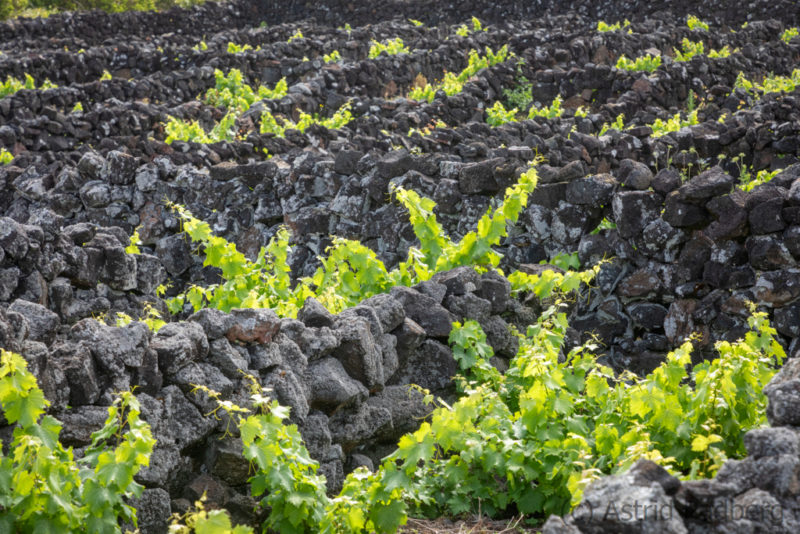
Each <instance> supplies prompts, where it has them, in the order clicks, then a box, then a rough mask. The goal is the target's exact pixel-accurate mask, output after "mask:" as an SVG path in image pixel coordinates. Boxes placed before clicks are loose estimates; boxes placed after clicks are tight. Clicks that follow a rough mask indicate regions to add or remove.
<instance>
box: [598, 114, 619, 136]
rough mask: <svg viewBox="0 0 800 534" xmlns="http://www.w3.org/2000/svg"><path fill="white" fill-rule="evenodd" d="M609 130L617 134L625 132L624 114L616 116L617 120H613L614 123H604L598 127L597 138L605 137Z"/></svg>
mask: <svg viewBox="0 0 800 534" xmlns="http://www.w3.org/2000/svg"><path fill="white" fill-rule="evenodd" d="M609 130H617V131H618V132H621V131H623V130H625V114H624V113H620V114H619V115H617V118H616V119H614V122H612V123H611V124H608V123H607V122H604V123H603V126H601V127H600V131H599V132H598V133H597V135H598V137H599V136H601V135H605V134H606V132H607V131H609Z"/></svg>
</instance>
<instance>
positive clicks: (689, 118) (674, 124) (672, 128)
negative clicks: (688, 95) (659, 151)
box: [650, 109, 698, 137]
mask: <svg viewBox="0 0 800 534" xmlns="http://www.w3.org/2000/svg"><path fill="white" fill-rule="evenodd" d="M695 124H698V120H697V110H696V109H695V110H693V111H690V112H689V113H687V114H686V119H683V118H682V117H681V113H680V112H678V113H676V114H675V115H673V116H672V117H670V118H669V119H667V120H666V121H662V120H661V119H656V120H655V121H654V122H653V124H651V125H650V128H652V129H653V134H652V136H653V137H661V136H662V135H666V134H668V133H670V132H677V131H678V130H680V129H681V128H686V127H687V126H694V125H695Z"/></svg>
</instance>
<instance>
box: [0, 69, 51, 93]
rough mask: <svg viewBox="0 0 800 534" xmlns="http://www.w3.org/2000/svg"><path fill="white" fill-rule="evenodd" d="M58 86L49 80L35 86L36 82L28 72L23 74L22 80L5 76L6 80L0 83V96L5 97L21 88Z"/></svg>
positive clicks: (43, 88)
mask: <svg viewBox="0 0 800 534" xmlns="http://www.w3.org/2000/svg"><path fill="white" fill-rule="evenodd" d="M56 87H58V86H57V85H56V84H54V83H53V82H51V81H50V80H45V81H44V83H43V84H42V85H40V86H39V87H36V82H35V81H34V79H33V76H31V75H30V74H26V75H25V79H24V80H20V79H17V78H14V77H13V76H8V77H6V81H5V82H2V83H0V98H3V97H6V96H8V95H13V94H14V93H16V92H17V91H21V90H22V89H41V90H45V89H53V88H56Z"/></svg>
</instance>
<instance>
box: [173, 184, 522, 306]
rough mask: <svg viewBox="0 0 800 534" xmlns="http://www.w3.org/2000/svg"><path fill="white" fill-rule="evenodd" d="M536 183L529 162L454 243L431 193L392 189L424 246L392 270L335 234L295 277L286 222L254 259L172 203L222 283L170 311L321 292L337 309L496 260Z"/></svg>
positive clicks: (293, 300)
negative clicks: (314, 264) (316, 262)
mask: <svg viewBox="0 0 800 534" xmlns="http://www.w3.org/2000/svg"><path fill="white" fill-rule="evenodd" d="M535 186H536V172H535V170H534V169H530V170H529V171H527V172H525V173H523V174H522V175H521V176H520V178H519V181H518V182H517V184H515V185H514V186H513V187H509V188H508V189H507V190H506V192H505V197H504V200H503V202H502V203H501V204H500V205H499V206H498V207H497V208H496V209H494V210H488V211H487V212H486V213H485V214H484V215H483V217H481V219H480V220H479V221H478V226H477V229H476V230H475V231H472V232H469V233H468V234H467V235H465V236H464V237H463V238H462V239H461V240H460V241H457V242H456V241H452V240H451V239H450V238H448V237H447V235H446V234H445V232H444V229H443V228H442V227H441V225H440V224H439V223H438V221H437V220H436V216H435V215H434V213H433V210H434V208H435V207H436V203H435V202H434V201H433V200H431V199H429V198H424V197H420V196H419V195H418V194H417V193H416V192H414V191H411V190H406V189H402V188H397V189H395V190H394V194H395V196H396V197H397V200H398V201H399V202H400V203H401V204H403V206H404V207H405V208H406V209H407V210H408V212H409V219H410V221H411V226H412V228H413V229H414V233H415V234H416V236H417V239H419V242H420V247H419V248H416V247H411V248H410V249H409V251H408V258H407V259H406V261H404V262H401V263H400V264H399V265H398V266H397V267H396V268H395V269H392V270H391V271H389V270H388V269H387V268H386V266H385V265H384V264H383V262H381V261H380V260H379V259H378V258H377V256H376V255H375V252H373V251H372V250H370V249H369V248H367V247H365V246H364V245H362V244H361V243H359V242H358V241H353V240H349V239H343V238H339V237H335V238H334V239H333V244H332V245H331V246H330V247H329V248H328V250H327V254H326V256H325V257H323V258H321V263H322V265H321V266H320V267H319V268H318V269H317V271H316V272H315V273H314V275H313V276H311V277H305V278H301V279H300V280H298V281H296V283H293V281H292V279H291V277H290V276H289V272H290V269H289V266H288V264H287V257H288V255H289V233H288V231H287V230H286V229H281V230H280V231H279V232H278V233H277V235H276V236H275V237H274V238H273V239H272V240H271V241H270V243H269V245H267V247H266V248H264V249H262V250H261V252H260V253H259V255H258V258H257V259H256V261H255V262H251V261H249V260H247V258H245V256H244V255H243V254H242V253H241V252H239V251H238V250H236V246H235V245H234V244H233V243H229V242H228V241H226V240H225V239H223V238H221V237H218V236H215V235H213V233H212V232H211V227H210V226H209V225H208V223H206V222H203V221H200V220H198V219H195V218H194V217H193V216H192V215H191V213H189V212H188V211H187V210H186V209H184V208H182V207H180V206H174V205H173V206H172V207H173V208H174V209H175V210H176V211H177V213H178V215H179V217H180V219H181V221H182V222H183V230H184V232H186V234H187V235H188V236H189V238H190V239H191V240H192V241H194V242H196V243H199V244H200V245H201V246H202V248H203V250H204V253H205V260H204V262H203V265H205V266H207V265H211V266H213V267H217V268H219V269H220V270H221V271H222V279H223V280H224V282H223V283H222V284H219V285H212V286H209V287H207V288H201V287H193V288H191V289H189V290H188V291H187V292H186V293H185V294H182V295H180V296H178V297H176V298H175V299H172V300H171V301H169V303H168V304H169V306H170V310H171V311H172V312H173V313H175V312H177V311H179V310H181V309H182V308H183V305H184V303H185V302H186V301H188V302H190V303H191V305H192V307H193V308H194V310H195V311H197V310H199V309H201V308H204V307H211V308H218V309H221V310H225V311H227V310H230V309H232V308H242V307H245V308H246V307H253V308H272V309H274V310H275V312H276V313H278V315H281V316H284V317H295V316H296V315H297V311H298V310H299V309H300V308H301V307H302V306H303V304H304V303H305V300H306V298H308V297H310V296H313V297H316V298H317V299H318V300H319V301H320V302H322V304H323V305H325V306H326V307H327V308H328V309H329V310H330V311H332V312H338V311H341V310H343V309H345V308H347V307H349V306H354V305H355V304H357V303H359V302H360V301H361V300H363V299H365V298H368V297H370V296H372V295H375V294H378V293H383V292H386V291H389V289H391V288H392V287H394V286H397V285H405V286H411V285H414V284H416V283H418V282H421V281H424V280H428V279H430V277H431V276H433V275H434V274H435V273H437V272H440V271H446V270H449V269H452V268H454V267H459V266H464V265H473V266H477V267H484V268H488V267H496V266H497V265H498V263H499V262H500V254H499V253H497V252H496V251H494V250H492V247H494V246H496V245H498V244H499V243H500V239H501V238H502V237H505V235H506V231H507V228H506V227H507V225H508V224H514V223H516V221H517V218H518V217H519V214H520V212H521V211H522V208H524V207H525V205H526V204H527V201H528V194H529V193H530V192H532V191H533V189H534V187H535Z"/></svg>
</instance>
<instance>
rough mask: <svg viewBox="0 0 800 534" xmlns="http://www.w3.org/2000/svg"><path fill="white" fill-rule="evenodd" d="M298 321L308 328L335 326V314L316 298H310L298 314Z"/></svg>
mask: <svg viewBox="0 0 800 534" xmlns="http://www.w3.org/2000/svg"><path fill="white" fill-rule="evenodd" d="M297 319H298V320H299V321H302V322H303V323H304V324H305V325H306V326H315V327H320V326H328V327H330V326H333V314H332V313H331V312H329V311H328V310H327V309H325V306H323V305H322V304H320V303H319V301H318V300H317V299H315V298H314V297H308V298H307V299H306V301H305V303H303V307H302V308H301V309H300V311H299V312H298V313H297Z"/></svg>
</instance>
